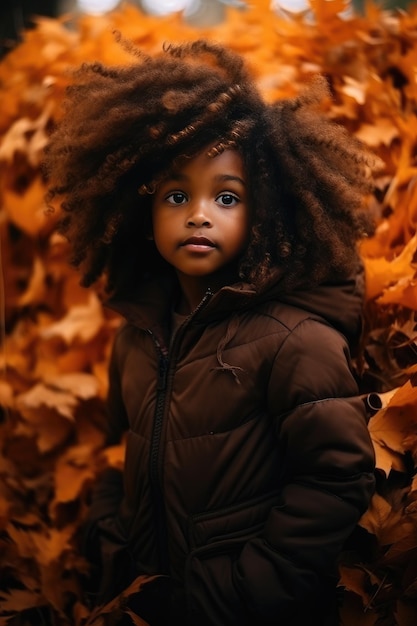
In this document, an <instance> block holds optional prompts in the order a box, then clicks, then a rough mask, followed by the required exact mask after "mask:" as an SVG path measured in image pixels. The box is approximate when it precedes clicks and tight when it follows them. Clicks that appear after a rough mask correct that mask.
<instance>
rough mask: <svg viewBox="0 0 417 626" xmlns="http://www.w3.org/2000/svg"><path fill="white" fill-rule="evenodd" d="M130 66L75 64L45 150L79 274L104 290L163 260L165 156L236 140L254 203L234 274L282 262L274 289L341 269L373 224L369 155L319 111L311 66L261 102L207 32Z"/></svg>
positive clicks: (346, 268) (326, 277) (321, 90)
mask: <svg viewBox="0 0 417 626" xmlns="http://www.w3.org/2000/svg"><path fill="white" fill-rule="evenodd" d="M131 52H132V55H133V56H134V57H135V59H134V60H133V61H132V63H131V64H127V65H124V66H116V67H106V66H104V65H102V64H100V63H90V64H84V65H83V66H82V67H80V68H79V69H78V70H77V71H76V73H75V79H74V82H73V84H71V86H69V87H68V90H67V97H66V101H65V114H64V116H63V119H62V121H61V123H59V124H58V125H57V128H56V129H55V130H54V132H53V133H52V135H51V138H50V141H49V144H48V146H47V148H46V152H45V161H44V165H45V171H46V174H47V177H48V179H49V185H50V187H49V193H48V198H47V199H48V202H52V201H53V200H54V199H58V201H59V204H60V207H61V212H60V216H59V226H58V230H59V231H60V232H61V233H62V234H63V235H65V236H66V238H67V239H68V240H69V242H70V246H71V258H70V262H71V263H72V264H73V265H75V266H76V267H78V268H81V269H82V278H81V282H82V284H84V285H85V286H88V285H91V284H92V283H94V282H95V281H97V280H98V279H99V278H100V277H101V278H103V277H105V282H106V289H107V291H110V292H111V291H113V290H115V289H116V290H117V289H118V288H120V286H121V284H122V283H123V282H124V283H127V284H128V283H129V282H132V281H135V283H137V281H138V277H140V276H141V275H142V276H143V275H149V274H150V273H151V274H152V272H154V271H156V270H157V269H158V268H160V267H161V264H162V266H163V261H162V259H161V258H160V257H159V255H158V253H157V251H156V249H155V247H154V245H153V243H152V242H149V241H148V239H147V237H146V234H147V232H149V219H150V218H149V214H150V206H151V198H152V192H153V190H154V189H155V187H156V185H157V184H158V181H159V180H160V179H161V178H162V177H163V176H164V174H166V172H167V171H168V170H169V169H170V168H172V167H173V166H176V165H180V164H181V163H182V162H183V160H185V159H188V158H190V157H192V156H193V155H196V154H198V153H199V152H201V150H202V149H203V148H205V147H206V146H213V145H214V148H212V150H211V153H210V155H211V156H213V157H215V155H216V154H219V153H221V152H222V151H223V150H225V149H228V148H233V149H236V150H237V151H238V152H239V153H240V155H241V157H242V159H243V163H244V167H245V171H246V176H247V181H248V185H249V201H250V206H251V208H252V214H253V218H252V225H251V233H250V237H249V243H248V246H247V249H246V250H245V252H244V254H243V256H242V258H241V259H240V260H239V276H240V278H241V279H242V280H246V281H249V282H251V283H252V284H254V285H259V284H261V283H262V282H263V281H264V280H266V279H267V278H268V277H269V275H270V273H271V271H272V269H274V268H277V267H278V268H280V269H281V271H282V275H283V288H284V289H287V290H291V289H293V288H294V287H296V286H299V285H300V284H303V285H308V286H311V285H313V284H317V283H320V282H323V281H330V280H335V279H338V278H341V277H344V276H346V275H347V274H349V273H350V272H351V271H352V270H353V268H354V266H355V264H356V263H357V259H358V254H357V244H358V241H359V240H360V239H361V238H363V237H364V236H367V235H369V234H371V233H372V232H373V228H374V225H373V221H372V218H371V215H370V212H369V211H367V210H366V207H365V205H364V196H365V194H366V193H369V192H370V191H371V190H372V169H373V168H375V167H376V166H377V165H378V159H377V158H376V157H375V156H374V155H372V154H371V153H369V152H368V151H367V150H365V148H364V147H363V146H362V145H361V144H360V142H359V141H357V140H356V139H355V138H354V137H352V136H350V135H349V134H348V133H347V131H346V129H345V128H344V127H342V126H340V125H337V124H335V123H334V122H332V121H331V120H330V119H329V118H328V117H326V116H325V114H324V113H323V112H321V111H320V106H319V104H320V102H321V101H322V99H323V98H324V97H326V96H328V89H327V83H326V81H325V79H324V78H321V77H318V78H317V79H316V80H315V81H314V82H313V84H312V85H311V86H310V87H309V88H308V89H307V90H306V91H305V92H303V93H302V94H301V95H299V96H298V97H296V98H291V99H283V100H280V101H277V102H275V103H272V104H269V103H267V102H265V100H264V99H263V98H262V96H261V94H260V92H259V90H258V89H257V86H256V84H255V82H254V79H253V78H252V77H251V75H250V73H249V71H248V69H247V68H246V66H245V64H244V62H243V59H242V58H241V57H240V56H239V55H237V54H235V53H234V52H232V51H231V50H229V49H227V48H224V47H222V46H221V45H218V44H215V43H211V42H208V41H204V40H198V41H194V42H191V43H185V44H182V45H178V46H174V45H167V46H164V47H163V48H162V50H161V51H160V52H158V53H156V54H155V55H154V56H152V57H151V56H148V55H145V54H143V53H142V52H141V51H139V50H136V49H134V47H133V46H132V47H131Z"/></svg>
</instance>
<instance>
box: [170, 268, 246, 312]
mask: <svg viewBox="0 0 417 626" xmlns="http://www.w3.org/2000/svg"><path fill="white" fill-rule="evenodd" d="M177 277H178V281H179V284H180V297H179V300H178V302H177V306H176V307H175V310H176V312H177V313H180V314H181V315H189V314H190V313H192V312H193V311H194V310H195V309H196V308H197V307H198V305H199V304H200V302H201V300H202V299H203V298H204V296H205V294H206V293H207V291H212V292H216V291H218V290H219V289H221V288H222V287H224V286H225V285H231V284H233V283H235V282H236V272H235V271H233V270H230V269H229V270H226V271H224V270H223V271H222V272H221V273H219V274H210V276H187V275H185V274H181V273H180V272H177Z"/></svg>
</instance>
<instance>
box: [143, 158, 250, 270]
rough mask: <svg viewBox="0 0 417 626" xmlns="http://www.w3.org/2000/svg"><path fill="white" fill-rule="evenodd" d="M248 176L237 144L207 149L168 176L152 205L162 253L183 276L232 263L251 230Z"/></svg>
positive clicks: (154, 230)
mask: <svg viewBox="0 0 417 626" xmlns="http://www.w3.org/2000/svg"><path fill="white" fill-rule="evenodd" d="M247 193H248V190H247V181H246V176H245V172H244V168H243V162H242V158H241V156H240V155H239V153H238V152H236V151H235V150H225V151H224V152H223V153H221V154H220V155H218V156H216V157H211V158H210V157H208V156H207V154H206V151H203V152H202V153H200V154H199V155H198V156H196V157H194V158H192V159H190V160H189V161H187V163H186V164H185V165H184V166H183V167H181V168H180V169H178V170H176V171H175V172H174V173H172V174H170V175H169V177H168V178H167V179H166V180H163V181H162V182H161V183H160V184H159V186H158V188H157V190H156V193H155V195H154V198H153V205H152V224H153V238H154V240H155V245H156V247H157V249H158V251H159V253H160V254H161V255H162V256H163V257H164V259H165V260H166V261H167V262H168V263H169V264H170V265H172V266H173V267H175V269H176V270H177V273H178V274H180V275H184V276H190V277H191V276H192V277H208V276H210V275H212V274H215V273H216V274H217V273H218V272H219V270H222V268H226V267H227V266H228V265H230V263H232V262H233V261H234V260H235V259H236V258H237V257H238V256H239V255H240V254H241V253H242V251H243V249H244V248H245V246H246V244H247V241H248V235H249V224H250V215H249V206H248V200H247Z"/></svg>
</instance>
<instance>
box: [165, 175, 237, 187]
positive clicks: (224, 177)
mask: <svg viewBox="0 0 417 626" xmlns="http://www.w3.org/2000/svg"><path fill="white" fill-rule="evenodd" d="M187 179H188V176H187V175H186V174H180V173H178V174H175V173H171V174H168V176H167V177H166V178H165V179H163V180H162V181H161V182H162V183H166V182H168V181H170V180H172V181H183V180H187ZM214 180H215V182H219V183H221V182H228V181H235V182H237V183H240V184H241V185H242V186H243V187H246V183H245V181H244V180H243V178H241V177H240V176H234V175H233V174H218V175H217V176H215V177H214Z"/></svg>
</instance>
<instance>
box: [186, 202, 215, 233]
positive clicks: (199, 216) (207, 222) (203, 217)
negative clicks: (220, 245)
mask: <svg viewBox="0 0 417 626" xmlns="http://www.w3.org/2000/svg"><path fill="white" fill-rule="evenodd" d="M187 226H191V227H194V228H195V227H197V228H200V227H201V226H204V227H205V228H211V226H212V221H211V217H210V212H209V210H208V208H207V205H206V204H205V203H204V202H196V203H193V204H192V206H190V212H189V214H188V216H187Z"/></svg>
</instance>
